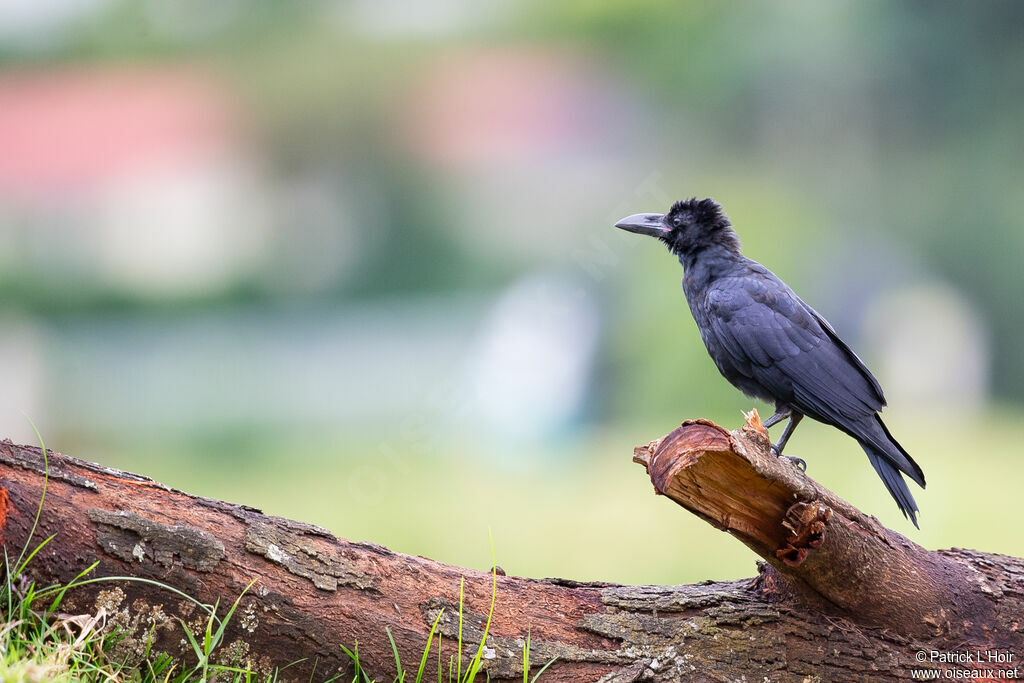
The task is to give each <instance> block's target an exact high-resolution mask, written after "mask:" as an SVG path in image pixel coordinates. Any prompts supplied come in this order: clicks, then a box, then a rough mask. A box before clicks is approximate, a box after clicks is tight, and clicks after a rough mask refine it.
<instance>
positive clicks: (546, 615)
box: [0, 421, 1024, 682]
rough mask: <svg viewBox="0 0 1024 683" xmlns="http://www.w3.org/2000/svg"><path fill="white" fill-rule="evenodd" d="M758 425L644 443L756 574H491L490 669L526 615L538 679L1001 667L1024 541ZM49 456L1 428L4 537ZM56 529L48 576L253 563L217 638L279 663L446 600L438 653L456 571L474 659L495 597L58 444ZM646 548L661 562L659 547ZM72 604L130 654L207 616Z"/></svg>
mask: <svg viewBox="0 0 1024 683" xmlns="http://www.w3.org/2000/svg"><path fill="white" fill-rule="evenodd" d="M765 445H766V442H765V441H764V439H763V437H761V436H759V435H758V433H757V430H756V429H755V428H753V427H750V428H748V430H747V431H746V432H742V433H741V432H734V433H732V434H730V433H728V432H726V431H725V430H723V429H721V428H720V427H717V426H715V425H713V424H711V423H708V422H702V421H698V422H691V423H685V424H684V425H683V426H682V427H680V428H679V429H677V430H675V431H674V432H673V433H672V434H670V435H668V436H667V437H665V438H664V439H661V440H659V442H655V443H654V444H652V445H651V446H649V447H644V448H640V449H638V450H637V454H636V456H635V457H636V459H638V460H639V461H641V462H643V463H644V464H646V465H647V467H648V470H649V472H650V475H651V479H652V481H653V482H654V484H655V487H656V488H657V490H658V491H659V492H662V493H665V494H666V495H667V496H669V497H671V498H673V499H674V500H676V502H679V503H680V504H683V505H684V506H686V507H687V508H688V509H691V510H693V511H694V512H695V513H697V514H698V515H700V516H701V517H702V518H704V519H706V520H708V521H709V522H711V523H712V524H714V525H716V526H718V527H719V528H725V529H728V530H729V531H730V533H732V534H733V535H734V536H736V537H737V538H739V539H740V540H741V541H743V542H744V543H746V544H747V545H748V546H750V547H751V548H753V549H754V550H755V551H756V552H758V553H759V554H761V555H762V556H763V557H765V558H766V559H768V561H769V562H770V563H771V565H770V566H769V565H765V568H764V569H763V571H762V573H761V574H760V575H759V576H758V577H755V578H753V579H750V580H745V581H736V582H724V583H714V582H708V583H702V584H697V585H688V586H618V585H611V584H593V583H578V582H574V581H565V580H558V579H544V580H535V579H524V578H518V577H511V576H498V577H497V592H496V601H495V613H494V621H493V624H492V626H491V630H490V633H489V635H488V638H487V645H488V648H489V650H488V653H489V657H490V658H489V659H488V660H487V663H486V668H487V671H488V673H489V674H490V677H491V679H492V680H522V668H521V667H522V659H521V658H522V643H523V641H524V639H525V638H526V635H527V633H530V635H531V640H532V647H531V661H532V662H533V663H534V664H535V665H540V664H543V663H545V662H546V661H548V660H549V659H551V658H552V657H555V656H557V657H558V661H557V662H556V663H555V665H553V666H552V667H551V668H550V669H548V671H547V672H546V673H545V675H544V677H543V678H542V681H543V680H547V681H558V682H561V681H567V682H572V681H580V682H582V681H596V680H604V681H637V680H650V681H679V680H714V681H718V680H739V679H740V677H741V676H745V677H746V680H762V679H763V678H764V677H767V678H768V679H769V680H773V681H788V680H803V679H805V678H807V677H810V678H811V680H815V678H816V679H817V680H830V681H831V680H871V681H876V680H905V679H906V678H907V677H908V676H909V675H910V670H911V669H913V668H937V667H939V666H941V663H939V662H934V661H926V662H924V663H920V662H919V661H918V658H917V656H916V653H917V652H918V651H921V650H924V651H926V652H928V653H930V652H931V651H933V650H934V651H937V652H946V651H957V652H959V651H966V649H967V648H968V647H970V648H980V649H982V650H983V651H987V650H990V649H991V650H997V651H1000V652H1006V653H1009V654H1012V655H1014V656H1015V657H1016V658H1017V659H1015V660H1013V661H1011V662H1009V663H1008V664H1007V663H1003V664H1002V666H1011V667H1012V666H1014V665H1016V664H1018V663H1019V657H1021V656H1024V638H1022V632H1021V625H1020V623H1018V620H1020V619H1021V617H1022V615H1024V561H1022V560H1019V559H1015V558H1008V557H1003V556H997V555H987V554H984V553H977V552H973V551H961V550H952V551H943V552H939V553H934V552H929V551H925V550H924V549H922V548H920V547H919V546H916V545H915V544H913V543H912V542H910V541H909V540H907V539H905V538H903V537H902V536H899V535H898V534H895V533H893V532H891V531H888V530H886V529H884V528H883V527H881V526H880V525H878V523H877V522H876V521H875V520H873V519H871V518H868V517H865V516H864V515H862V514H860V513H858V512H857V511H856V510H855V509H853V508H852V507H851V506H850V505H849V504H847V503H844V502H843V501H841V500H839V499H838V498H836V497H835V496H834V495H832V494H830V493H829V492H828V491H825V490H824V489H822V488H821V487H820V486H818V485H817V484H815V483H814V482H813V481H811V480H810V479H808V478H807V477H806V476H805V475H803V474H802V473H800V472H799V471H797V470H796V469H795V468H792V467H791V466H790V465H788V464H787V463H784V462H779V461H777V460H776V459H775V458H774V457H773V456H770V455H768V454H767V451H766V448H765ZM43 471H44V467H43V458H42V454H41V453H40V451H39V450H38V449H36V448H31V447H25V446H17V445H14V444H11V443H9V442H7V443H3V444H0V477H2V479H0V538H2V541H3V544H4V546H5V548H6V549H7V552H8V554H14V555H15V556H16V555H17V553H18V551H20V549H21V547H22V546H23V545H24V543H25V542H26V537H27V536H28V532H29V529H30V528H31V526H32V520H33V517H34V516H35V512H36V508H37V505H38V503H39V499H40V495H41V493H42V488H43V483H44V476H43ZM667 511H668V509H667V508H666V512H667ZM787 525H788V527H787ZM50 535H54V538H53V540H52V541H51V542H50V543H49V544H48V545H47V546H46V548H45V549H44V550H43V552H42V553H40V555H39V556H38V557H36V558H35V559H34V560H33V562H32V565H31V573H32V574H33V576H34V578H35V579H36V580H37V581H40V582H43V583H52V582H57V581H68V580H69V579H71V578H73V577H74V576H75V575H77V574H78V573H79V572H80V571H81V570H82V569H83V568H84V567H86V566H88V565H89V564H91V563H92V562H94V561H99V567H98V568H97V570H96V572H95V575H96V576H118V575H132V576H136V577H142V578H147V579H155V580H158V581H161V582H164V583H166V584H169V585H172V586H174V587H176V588H178V589H180V590H182V591H184V592H186V593H188V594H190V595H193V596H195V597H197V598H199V599H200V600H202V601H204V602H208V603H212V602H214V601H216V600H219V601H220V602H221V604H222V605H224V604H230V603H232V602H233V601H234V600H235V599H236V598H237V597H238V596H239V595H240V594H241V593H242V591H243V589H244V588H245V587H246V586H247V585H248V584H249V582H250V581H251V580H253V579H256V580H257V583H256V585H255V587H254V588H253V589H252V590H251V591H250V592H249V593H247V594H246V595H245V597H243V598H242V600H241V603H240V607H239V610H238V612H237V613H236V615H235V617H234V619H233V620H232V622H231V626H230V627H229V629H228V637H227V647H225V648H224V650H223V653H222V657H223V658H224V660H225V661H227V660H229V659H234V660H236V661H237V662H240V663H246V662H248V663H249V664H250V665H251V666H254V667H256V668H258V669H260V670H262V671H264V672H270V671H271V670H272V669H273V668H274V667H282V666H284V665H286V664H289V663H291V662H294V661H296V660H298V659H302V658H305V660H306V661H304V662H303V663H301V664H299V665H296V666H293V667H291V668H289V669H287V670H286V671H285V672H284V674H283V675H282V679H284V680H289V679H294V680H302V681H305V680H309V676H310V673H311V671H312V668H313V662H314V661H316V662H317V669H316V675H315V676H314V680H322V679H324V678H327V677H328V676H330V675H332V674H333V673H335V672H337V671H339V670H346V667H347V660H346V658H345V657H344V656H343V654H342V652H341V648H340V645H346V646H351V645H352V644H353V643H355V642H356V641H357V640H358V642H359V652H360V655H361V658H362V660H363V662H364V665H366V666H367V667H368V668H369V669H370V670H371V671H373V672H375V673H376V675H377V676H378V680H390V678H389V676H390V675H392V674H393V672H394V659H393V656H392V654H391V649H390V645H389V643H388V640H387V636H386V635H385V627H389V628H390V629H391V632H392V633H393V635H394V638H395V641H396V643H397V645H398V648H399V651H400V653H401V655H402V659H403V661H404V662H418V661H419V656H420V655H421V654H422V651H423V646H424V644H425V643H426V637H427V632H428V631H429V628H430V624H431V623H432V622H433V620H434V618H435V617H436V616H437V614H438V612H439V610H441V609H442V608H444V609H445V615H444V617H443V618H442V620H441V624H440V627H439V628H440V630H441V632H442V633H443V634H444V645H443V648H444V659H445V660H447V659H448V657H449V655H452V654H455V653H454V650H453V643H454V640H455V636H456V633H457V629H458V617H457V612H458V608H457V604H458V594H459V583H460V579H463V578H464V579H465V594H466V607H465V624H464V637H465V639H466V641H467V643H466V647H465V652H464V653H463V656H464V657H465V658H466V659H468V652H469V651H470V650H472V649H475V646H476V644H477V643H478V642H479V640H480V638H481V636H482V632H481V627H482V624H483V621H484V619H485V618H486V614H487V610H488V607H489V604H490V598H491V580H492V578H491V574H489V573H487V572H481V571H474V570H470V569H462V568H458V567H452V566H448V565H444V564H440V563H437V562H434V561H431V560H428V559H424V558H420V557H411V556H407V555H401V554H398V553H393V552H391V551H388V550H387V549H385V548H382V547H380V546H376V545H371V544H365V543H352V542H349V541H345V540H342V539H339V538H335V537H334V536H333V535H332V534H330V533H329V532H327V531H326V530H324V529H321V528H318V527H315V526H311V525H308V524H302V523H299V522H292V521H289V520H285V519H280V518H275V517H270V516H266V515H263V514H261V513H260V512H259V511H258V510H254V509H252V508H249V507H245V506H241V505H234V504H231V503H225V502H222V501H217V500H210V499H204V498H197V497H194V496H191V495H188V494H186V493H183V492H181V491H176V490H172V489H169V488H167V487H165V486H162V485H160V484H158V483H156V482H153V481H151V480H149V479H146V478H144V477H139V476H137V475H134V474H129V473H126V472H121V471H117V470H111V469H107V468H104V467H100V466H98V465H94V464H90V463H85V462H82V461H79V460H75V459H73V458H70V457H67V456H62V455H58V454H52V453H51V454H50V456H49V481H48V485H47V490H46V499H45V504H44V506H43V512H42V517H41V520H40V524H39V529H38V530H37V531H36V536H35V538H36V540H37V541H38V540H41V539H42V538H45V537H47V536H50ZM666 542H674V541H672V540H666ZM609 552H616V551H615V549H614V548H609ZM650 561H651V562H657V561H658V550H657V548H656V547H655V548H652V550H651V557H650ZM72 608H73V609H74V610H75V611H78V612H81V613H95V612H96V611H97V610H98V609H100V608H102V609H104V610H105V611H106V612H107V614H108V615H109V616H108V620H109V623H116V624H118V625H119V626H121V627H122V628H123V629H124V630H125V631H126V632H127V633H128V637H127V638H125V639H124V640H123V641H122V644H121V645H120V646H119V647H120V648H121V650H122V654H124V655H130V654H132V653H133V652H134V653H136V654H137V653H138V651H139V650H140V649H141V648H142V647H143V646H144V642H145V640H144V639H145V636H146V633H147V632H148V631H149V630H150V629H153V635H154V638H155V642H154V645H153V647H154V649H155V650H157V651H166V652H168V653H170V654H172V655H174V656H185V655H186V649H187V644H186V642H185V641H184V639H183V638H182V632H181V628H182V627H181V624H180V622H179V621H178V619H179V618H180V619H182V620H184V621H185V622H186V623H188V624H190V626H192V627H193V628H198V626H199V625H200V623H201V621H202V619H201V618H202V614H201V613H200V612H198V610H197V609H196V608H195V606H194V605H192V604H191V603H189V602H187V601H185V600H182V599H181V598H180V597H178V596H176V595H174V594H172V593H169V592H167V591H164V590H162V589H160V588H157V587H155V586H153V585H152V584H147V583H139V582H112V583H110V584H98V585H93V586H89V587H85V588H82V589H80V590H78V591H76V592H75V593H74V594H73V595H71V596H70V598H69V602H68V603H66V604H65V605H64V607H63V609H65V610H70V609H72ZM435 648H436V643H435ZM434 652H436V650H435V651H434ZM928 658H931V655H930V654H929V655H928ZM431 659H432V661H436V660H433V657H432V658H431ZM535 670H536V669H535ZM432 675H434V676H436V674H432ZM427 680H431V678H430V677H428V678H427ZM434 680H436V678H434Z"/></svg>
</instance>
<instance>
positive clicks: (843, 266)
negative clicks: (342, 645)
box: [0, 0, 1024, 583]
mask: <svg viewBox="0 0 1024 683" xmlns="http://www.w3.org/2000/svg"><path fill="white" fill-rule="evenodd" d="M1022 30H1024V5H1022V4H1021V3H1018V2H1010V1H1006V2H986V3H959V2H945V1H944V2H934V1H933V2H923V1H921V2H882V1H881V0H872V1H863V0H857V1H853V0H849V1H841V2H829V3H821V2H813V1H811V0H805V1H801V2H771V3H757V4H754V3H745V2H721V3H695V2H668V1H664V2H662V1H655V0H646V1H643V2H624V1H617V2H605V3H589V2H580V1H568V2H558V3H545V2H540V1H534V0H527V1H525V2H512V1H510V0H499V1H497V2H489V3H479V2H471V1H470V0H424V1H423V2H418V3H407V2H398V1H396V0H351V1H348V2H304V3H276V2H259V1H254V2H240V1H238V0H228V1H224V2H216V3H208V2H198V1H196V0H180V1H176V2H173V3H168V2H162V1H161V0H46V1H45V2H34V3H30V2H22V3H19V2H14V3H0V381H2V382H3V390H2V391H0V429H2V430H3V433H4V435H9V436H10V437H11V438H13V439H15V440H19V441H23V442H32V441H33V440H34V437H33V435H32V432H31V429H30V428H29V427H28V424H27V422H26V420H25V417H24V415H23V414H27V415H29V416H30V417H31V418H32V419H33V420H34V421H35V422H36V423H37V424H38V425H39V427H40V429H41V431H42V433H43V434H44V436H45V437H46V439H47V443H48V445H49V446H51V447H53V448H55V449H56V450H59V451H62V452H66V453H69V454H73V455H76V456H79V457H84V458H87V459H91V460H96V461H99V462H101V463H104V464H107V465H111V466H117V467H122V468H126V469H129V470H133V471H136V472H140V473H143V474H146V475H149V476H152V477H154V478H156V479H158V480H160V481H163V482H165V483H167V484H169V485H171V486H174V487H178V488H182V489H185V490H188V491H192V492H195V493H199V494H204V495H208V496H213V497H217V498H223V499H228V500H232V501H237V502H244V503H247V504H250V505H255V506H258V507H261V508H263V509H264V510H265V511H267V512H269V513H273V514H279V515H284V516H288V517H292V518H297V519H302V520H306V521H310V522H315V523H318V524H321V525H324V526H326V527H328V528H330V529H331V530H332V531H334V532H335V533H337V534H339V535H341V536H345V537H347V538H351V539H355V540H367V541H373V542H377V543H382V544H385V545H387V546H389V547H391V548H393V549H395V550H399V551H404V552H408V553H416V554H422V555H427V556H430V557H433V558H436V559H439V560H442V561H446V562H452V563H457V564H461V565H466V566H474V567H478V568H486V567H489V566H490V562H491V557H490V550H489V546H488V530H489V529H490V530H492V531H493V536H494V542H495V547H496V553H497V559H498V563H499V564H501V565H502V566H503V567H504V568H505V569H506V571H507V572H508V573H510V574H520V575H530V576H565V577H571V578H575V579H603V580H609V581H621V582H658V583H678V582H691V581H698V580H701V579H706V578H714V579H728V578H735V577H741V576H747V575H751V574H752V573H753V572H754V557H753V555H752V554H751V553H749V552H748V551H747V550H746V549H745V548H743V547H742V546H741V545H740V544H739V543H737V542H736V541H734V540H733V539H731V538H729V537H728V536H726V535H724V534H721V533H719V532H716V531H714V530H712V529H711V528H710V527H708V526H707V525H706V524H704V523H703V522H700V521H699V520H697V519H696V518H694V517H692V516H691V515H688V514H687V513H685V512H684V511H682V510H680V509H678V508H676V507H675V506H674V505H673V504H671V503H670V502H668V501H667V500H665V499H660V498H656V497H655V496H654V495H652V489H651V486H650V483H649V482H648V480H647V478H646V476H645V475H644V473H643V471H642V470H641V468H640V467H638V466H637V465H635V464H633V463H632V462H631V460H630V458H631V453H632V448H633V446H634V445H636V444H639V443H646V442H647V441H649V440H650V439H653V438H656V437H658V436H661V435H662V434H664V433H666V432H668V431H669V430H671V429H672V428H673V427H674V426H676V425H677V424H678V422H679V421H681V420H682V419H685V418H688V417H698V416H700V417H708V418H711V419H713V420H716V421H718V422H719V423H721V424H724V425H727V426H729V427H736V426H738V425H739V424H741V422H742V417H741V414H740V411H741V410H746V409H749V408H750V407H751V401H750V400H749V399H746V398H745V397H743V396H742V395H741V394H740V393H739V392H737V391H736V390H734V389H732V388H731V387H730V386H729V385H728V384H727V383H726V382H725V381H724V380H722V379H721V378H720V377H719V376H718V374H717V371H716V370H715V369H714V367H713V365H712V363H711V361H710V360H709V359H708V358H707V357H706V354H705V351H704V348H703V346H702V344H701V342H700V338H699V336H698V334H697V332H696V329H695V326H694V324H693V322H692V320H691V319H690V316H689V312H688V310H687V308H686V304H685V301H684V299H683V296H682V292H681V291H680V288H679V280H680V278H681V275H682V273H681V269H680V267H679V265H678V264H677V263H676V262H675V260H674V259H672V258H671V257H669V256H668V255H667V254H666V253H665V250H664V249H663V248H661V247H660V246H659V245H657V244H655V243H653V242H651V241H649V240H641V239H640V238H637V237H635V236H632V235H628V234H625V233H621V232H619V231H616V230H614V229H613V228H612V224H613V223H614V222H615V220H616V219H618V218H620V217H622V216H624V215H626V214H630V213H635V212H640V211H665V210H666V209H667V208H668V206H669V204H670V202H671V201H673V200H675V199H679V198H685V197H689V196H698V197H700V196H713V197H715V198H716V199H717V200H719V201H720V202H722V203H723V204H724V206H725V207H726V210H727V211H728V212H729V214H730V215H731V217H732V219H733V221H734V223H735V225H736V227H737V230H738V232H739V234H740V236H741V238H742V240H743V242H744V246H745V250H746V253H747V254H748V255H749V256H751V257H753V258H755V259H758V260H760V261H762V262H763V263H765V264H766V265H768V266H769V267H770V268H772V269H773V270H774V271H775V272H776V273H778V274H779V275H780V276H782V277H783V278H784V279H786V280H787V281H788V282H789V283H790V284H791V285H792V286H793V287H794V289H796V290H797V291H798V292H799V293H801V294H802V296H803V298H804V299H806V300H807V301H808V302H809V303H810V304H811V305H813V306H815V307H816V308H817V309H818V310H819V311H821V312H823V313H824V314H825V315H826V316H827V317H828V318H829V319H830V320H831V321H832V323H833V324H834V325H835V326H836V327H837V328H838V330H839V331H840V333H841V334H843V335H844V336H845V337H846V338H847V339H848V340H849V341H850V342H851V343H852V344H853V346H854V347H855V348H856V349H857V350H858V351H859V352H860V354H861V355H862V356H863V357H864V358H865V359H866V360H867V362H868V364H869V365H870V366H871V367H872V368H873V369H874V371H875V373H876V374H877V375H878V376H879V378H880V380H881V382H882V384H883V386H884V387H886V393H887V396H888V398H889V403H890V408H889V409H888V410H887V412H886V419H887V421H888V423H889V425H890V428H891V429H892V431H893V432H894V433H895V434H896V435H897V436H898V438H899V439H900V441H901V442H902V443H903V444H904V446H906V447H907V448H908V450H909V451H910V452H911V453H913V454H914V456H915V458H916V459H917V460H918V461H919V462H920V463H921V465H922V466H923V467H924V470H925V472H926V474H927V477H928V481H929V488H928V490H927V491H923V492H919V491H917V490H915V492H914V495H915V496H917V499H918V502H919V504H920V506H921V510H922V513H921V524H922V530H921V531H920V532H917V531H915V530H914V529H913V528H912V527H911V526H910V524H909V523H907V522H905V521H904V520H903V519H902V517H900V515H899V513H898V511H897V509H896V507H895V505H894V504H893V503H892V501H891V500H890V499H889V497H888V495H887V494H886V492H885V489H884V488H883V486H882V484H881V482H880V481H879V480H878V479H877V477H876V475H875V473H874V472H873V471H872V469H871V468H870V467H869V466H868V463H867V462H866V459H865V457H864V455H863V453H862V451H861V450H860V448H859V447H858V446H857V445H856V443H854V442H853V441H852V440H851V439H849V438H847V437H845V436H843V435H841V434H840V433H838V432H837V431H835V430H832V429H829V428H826V427H823V426H821V425H817V424H810V423H806V422H805V423H804V425H802V426H801V428H800V430H798V431H797V433H796V435H795V437H794V439H793V441H792V442H791V446H790V447H789V449H788V450H789V452H790V453H791V454H794V455H800V456H803V457H804V458H806V459H807V460H808V462H809V465H810V473H811V474H812V475H813V476H814V477H816V478H818V479H819V480H820V481H821V482H823V483H824V484H825V485H827V486H829V487H831V488H833V489H834V490H835V491H837V492H838V493H839V494H841V495H843V496H845V497H847V498H848V499H850V500H851V501H852V502H854V503H855V504H856V505H858V506H860V507H861V508H862V509H864V510H866V511H870V512H872V513H874V514H876V515H877V516H878V517H879V518H880V519H881V520H882V521H883V522H884V523H886V524H889V525H891V526H893V527H894V528H896V529H897V530H899V531H901V532H904V533H907V534H908V535H909V536H910V537H911V538H913V539H915V540H917V541H919V542H921V543H923V544H924V545H927V546H929V547H947V546H951V545H957V546H968V547H977V548H980V549H983V550H989V551H998V552H1005V553H1011V554H1016V555H1024V534H1020V533H1019V532H1014V531H1012V530H1010V531H1008V530H1007V529H1006V527H1007V526H1010V527H1012V526H1013V525H1012V522H1011V521H1007V520H1012V519H1014V518H1015V517H1016V515H1017V511H1016V501H1017V500H1018V498H1019V495H1020V492H1021V490H1022V489H1024V461H1022V459H1021V457H1020V456H1021V453H1020V451H1021V448H1020V443H1021V442H1022V439H1024V420H1022V418H1021V416H1020V409H1021V404H1022V401H1024V354H1022V353H1021V350H1020V344H1019V339H1020V338H1021V337H1022V335H1024V305H1022V304H1021V296H1020V292H1021V289H1022V287H1024V271H1022V269H1021V267H1020V258H1021V256H1020V255H1021V253H1024V229H1022V226H1024V192H1022V191H1021V188H1022V186H1024V182H1022V181H1024V145H1022V128H1021V118H1022V117H1021V113H1022V107H1024V68H1022V67H1024V41H1021V40H1020V36H1021V35H1022ZM757 407H758V408H759V409H760V411H761V414H762V416H765V417H766V416H767V415H769V414H770V409H769V407H767V406H763V405H758V406H757Z"/></svg>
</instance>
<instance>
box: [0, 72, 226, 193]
mask: <svg viewBox="0 0 1024 683" xmlns="http://www.w3.org/2000/svg"><path fill="white" fill-rule="evenodd" d="M232 111H233V106H232V103H231V99H230V97H229V95H228V93H227V92H226V91H225V89H224V88H223V87H222V86H221V85H220V84H218V82H217V79H216V78H214V77H213V76H212V75H211V74H209V73H206V72H203V71H201V70H198V69H192V68H181V67H176V68H170V67H120V66H116V67H92V68H55V69H25V70H17V71H7V72H0V193H3V194H6V195H28V196H33V197H38V196H39V195H48V194H52V193H60V192H74V191H82V190H88V189H90V188H92V187H94V186H95V185H96V184H97V183H103V182H104V181H108V180H110V179H113V178H116V177H119V176H122V175H125V174H132V173H135V172H139V171H145V170H146V169H150V168H154V167H156V168H159V167H163V166H167V165H176V164H178V163H182V162H187V161H188V160H190V159H193V158H195V157H196V156H205V155H207V154H210V153H214V152H216V151H218V150H219V149H222V148H224V147H227V146H229V145H230V144H231V142H232V138H233V135H234V130H235V121H234V117H233V115H232Z"/></svg>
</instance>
